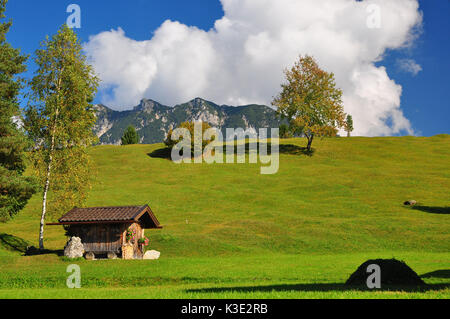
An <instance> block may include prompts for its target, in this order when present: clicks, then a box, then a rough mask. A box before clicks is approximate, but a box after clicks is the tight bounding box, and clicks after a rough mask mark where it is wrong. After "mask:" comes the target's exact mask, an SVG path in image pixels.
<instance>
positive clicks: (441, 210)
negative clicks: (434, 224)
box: [412, 206, 450, 215]
mask: <svg viewBox="0 0 450 319" xmlns="http://www.w3.org/2000/svg"><path fill="white" fill-rule="evenodd" d="M412 209H414V210H420V211H422V212H425V213H429V214H441V215H449V214H450V207H430V206H414V207H412Z"/></svg>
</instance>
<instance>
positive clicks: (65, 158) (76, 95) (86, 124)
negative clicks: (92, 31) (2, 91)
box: [25, 25, 99, 249]
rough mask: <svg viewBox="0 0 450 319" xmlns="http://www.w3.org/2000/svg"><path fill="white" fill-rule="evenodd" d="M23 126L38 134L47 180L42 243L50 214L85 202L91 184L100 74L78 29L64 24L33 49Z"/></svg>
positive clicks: (37, 163) (39, 169) (36, 154)
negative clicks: (94, 103)
mask: <svg viewBox="0 0 450 319" xmlns="http://www.w3.org/2000/svg"><path fill="white" fill-rule="evenodd" d="M34 62H35V63H36V65H37V66H38V69H37V71H36V73H35V76H34V77H33V79H32V80H31V81H30V89H31V92H32V93H31V95H30V100H31V102H30V104H29V106H28V108H27V110H26V118H25V128H26V129H27V131H28V134H29V135H30V137H32V139H33V140H34V143H35V147H34V150H33V152H32V159H33V164H34V168H35V170H36V174H37V176H38V178H39V180H40V183H41V185H42V186H43V189H44V192H43V204H42V216H41V230H40V238H39V239H40V240H39V241H40V244H39V245H40V248H41V249H42V248H43V224H44V221H45V217H46V215H49V217H50V218H51V219H55V218H57V217H60V216H61V215H62V214H64V213H65V212H67V211H68V210H69V209H71V208H73V207H74V206H82V204H83V202H84V201H85V199H86V197H87V193H88V191H89V189H90V167H91V166H90V159H89V155H88V152H87V148H88V146H90V145H92V144H93V143H94V142H95V141H96V137H95V135H94V133H93V127H94V125H95V121H96V116H95V110H94V108H93V106H92V105H91V104H90V103H91V102H92V100H93V97H94V95H95V93H96V91H97V86H98V82H99V80H98V78H97V77H96V75H95V74H94V71H93V68H92V67H91V66H90V65H89V64H88V63H87V60H86V57H85V56H84V55H83V53H82V47H81V44H80V42H79V40H78V38H77V36H76V34H75V33H74V31H73V30H72V29H70V28H68V27H67V26H66V25H63V26H62V27H61V28H60V30H59V31H58V33H57V34H55V35H54V36H53V37H51V38H48V37H47V38H46V40H45V41H43V42H42V43H41V48H40V49H38V50H37V51H36V53H35V58H34Z"/></svg>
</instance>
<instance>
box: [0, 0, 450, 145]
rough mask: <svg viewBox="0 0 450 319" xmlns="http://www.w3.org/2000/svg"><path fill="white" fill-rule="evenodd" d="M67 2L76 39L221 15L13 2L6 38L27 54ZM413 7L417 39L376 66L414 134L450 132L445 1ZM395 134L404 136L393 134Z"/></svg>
mask: <svg viewBox="0 0 450 319" xmlns="http://www.w3.org/2000/svg"><path fill="white" fill-rule="evenodd" d="M71 3H76V4H78V5H80V7H81V9H82V28H81V29H78V30H77V33H78V34H79V36H80V38H81V39H82V41H88V40H89V37H90V36H93V35H96V34H99V33H100V32H104V31H109V30H111V29H117V28H118V27H120V28H122V29H123V30H124V31H125V33H126V36H127V37H128V38H130V39H133V40H136V41H145V40H149V39H151V38H152V36H153V32H154V31H155V30H156V29H158V28H159V27H160V26H161V24H162V23H163V22H164V21H165V20H167V19H170V20H172V21H179V22H180V23H182V24H184V25H187V26H196V27H198V28H200V29H203V30H205V31H207V30H210V29H211V28H213V26H214V23H215V21H216V20H218V19H220V18H222V17H223V15H224V10H223V9H222V5H221V3H220V2H219V0H194V1H182V0H165V1H146V0H134V1H133V0H130V1H106V0H98V1H86V0H72V1H59V0H58V1H54V0H41V1H25V0H14V1H10V3H9V4H8V7H7V17H8V18H12V19H13V27H12V29H11V32H10V33H9V35H8V40H9V41H10V42H11V43H12V44H13V46H15V47H20V48H21V49H22V50H23V52H25V53H28V54H32V53H33V52H34V50H36V49H37V48H38V45H39V42H40V41H41V40H43V39H44V38H45V36H46V35H51V34H53V33H55V32H56V31H57V29H58V28H59V27H60V25H61V24H63V23H64V22H65V21H66V18H67V16H68V15H69V14H68V13H66V8H67V6H68V5H69V4H71ZM419 3H420V10H421V11H422V12H423V32H422V34H421V36H420V37H419V38H418V39H416V40H415V41H414V44H413V46H411V47H409V48H406V49H397V50H393V51H392V50H390V51H387V53H386V54H385V56H384V59H383V60H382V61H380V62H378V63H377V66H380V65H383V66H385V67H386V69H387V73H388V75H389V77H390V78H391V79H393V80H395V82H396V83H397V84H400V85H401V86H402V90H403V93H402V96H401V109H402V110H403V113H404V116H405V117H406V118H407V119H408V120H409V121H410V122H411V126H412V128H413V130H414V133H415V134H417V135H423V136H431V135H435V134H440V133H450V81H449V78H448V77H449V74H450V61H449V53H450V41H449V38H450V37H449V36H450V19H449V17H450V1H448V0H424V1H419ZM400 59H403V60H405V59H406V60H413V61H415V63H417V64H418V65H420V67H421V71H419V72H418V73H417V74H416V75H414V74H412V73H410V72H406V71H405V70H403V69H402V68H401V67H400V66H399V60H400ZM29 68H30V71H29V72H28V73H27V74H26V76H30V75H31V72H32V70H33V68H34V67H33V65H32V63H29ZM105 92H107V90H105V91H104V92H103V93H104V94H106V93H105ZM142 97H144V96H142ZM145 97H147V98H154V97H153V96H145ZM193 97H195V96H193ZM100 101H102V92H101V93H100V94H99V95H98V97H97V102H100ZM137 102H138V101H137ZM163 102H164V101H163ZM130 103H131V102H130ZM136 104H137V103H136ZM397 134H400V135H404V134H406V133H405V132H403V133H401V132H400V133H395V134H393V135H397Z"/></svg>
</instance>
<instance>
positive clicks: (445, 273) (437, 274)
mask: <svg viewBox="0 0 450 319" xmlns="http://www.w3.org/2000/svg"><path fill="white" fill-rule="evenodd" d="M420 277H421V278H445V279H450V269H442V270H436V271H432V272H429V273H426V274H423V275H422V276H420Z"/></svg>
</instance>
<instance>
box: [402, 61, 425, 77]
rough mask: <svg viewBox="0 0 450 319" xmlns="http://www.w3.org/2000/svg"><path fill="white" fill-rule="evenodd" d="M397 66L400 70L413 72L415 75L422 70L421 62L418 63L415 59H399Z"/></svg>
mask: <svg viewBox="0 0 450 319" xmlns="http://www.w3.org/2000/svg"><path fill="white" fill-rule="evenodd" d="M397 66H398V68H399V69H400V70H402V71H404V72H407V73H411V74H412V75H414V76H416V75H417V74H419V72H420V71H422V67H421V66H420V64H417V63H416V61H414V60H413V59H398V60H397Z"/></svg>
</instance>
